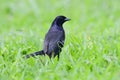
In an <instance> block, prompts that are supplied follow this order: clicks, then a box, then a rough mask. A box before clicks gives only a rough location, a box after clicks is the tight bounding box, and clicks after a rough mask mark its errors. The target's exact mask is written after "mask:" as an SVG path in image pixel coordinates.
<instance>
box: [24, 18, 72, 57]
mask: <svg viewBox="0 0 120 80" xmlns="http://www.w3.org/2000/svg"><path fill="white" fill-rule="evenodd" d="M69 20H70V19H68V18H66V17H65V16H57V17H56V18H55V19H54V21H53V22H52V25H51V27H50V29H49V31H48V32H47V34H46V36H45V39H44V46H43V50H41V51H38V52H35V53H32V54H29V55H27V56H26V57H27V58H29V57H30V56H33V57H34V56H36V55H45V54H47V55H48V56H49V57H50V58H51V57H52V56H53V57H56V56H58V59H59V56H60V52H61V51H62V47H63V46H64V41H65V31H64V29H63V23H64V22H66V21H69Z"/></svg>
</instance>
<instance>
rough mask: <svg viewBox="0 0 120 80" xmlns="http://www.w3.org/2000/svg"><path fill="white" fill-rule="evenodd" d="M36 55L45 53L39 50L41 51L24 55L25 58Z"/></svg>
mask: <svg viewBox="0 0 120 80" xmlns="http://www.w3.org/2000/svg"><path fill="white" fill-rule="evenodd" d="M38 55H45V54H44V51H43V50H41V51H37V52H34V53H32V54H28V55H26V58H30V57H35V56H38Z"/></svg>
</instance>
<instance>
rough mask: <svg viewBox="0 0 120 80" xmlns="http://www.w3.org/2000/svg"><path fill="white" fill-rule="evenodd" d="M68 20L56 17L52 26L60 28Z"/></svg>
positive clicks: (63, 17)
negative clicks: (55, 25)
mask: <svg viewBox="0 0 120 80" xmlns="http://www.w3.org/2000/svg"><path fill="white" fill-rule="evenodd" d="M69 20H70V19H69V18H67V17H65V16H57V17H56V18H55V20H54V21H53V24H57V25H60V26H62V24H63V23H64V22H66V21H69Z"/></svg>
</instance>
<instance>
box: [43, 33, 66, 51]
mask: <svg viewBox="0 0 120 80" xmlns="http://www.w3.org/2000/svg"><path fill="white" fill-rule="evenodd" d="M48 33H49V34H47V35H46V37H45V41H44V51H45V52H48V53H51V52H53V50H54V49H55V48H56V47H58V46H60V47H63V45H64V40H65V34H64V31H51V32H48Z"/></svg>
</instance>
